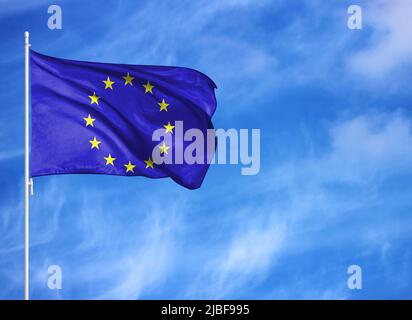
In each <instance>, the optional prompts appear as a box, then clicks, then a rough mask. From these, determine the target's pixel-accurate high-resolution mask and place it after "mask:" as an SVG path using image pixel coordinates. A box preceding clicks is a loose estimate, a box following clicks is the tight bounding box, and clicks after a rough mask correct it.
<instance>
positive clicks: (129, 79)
mask: <svg viewBox="0 0 412 320" xmlns="http://www.w3.org/2000/svg"><path fill="white" fill-rule="evenodd" d="M123 79H124V81H125V82H124V85H127V84H130V85H131V86H132V85H133V83H132V81H133V79H134V77H131V76H130V74H129V72H128V73H127V75H125V76H123Z"/></svg>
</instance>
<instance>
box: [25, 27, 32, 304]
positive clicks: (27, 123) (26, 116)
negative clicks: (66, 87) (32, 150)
mask: <svg viewBox="0 0 412 320" xmlns="http://www.w3.org/2000/svg"><path fill="white" fill-rule="evenodd" d="M29 47H30V43H29V33H28V32H27V31H26V32H25V33H24V300H29V188H30V186H31V185H30V184H31V179H30V177H29Z"/></svg>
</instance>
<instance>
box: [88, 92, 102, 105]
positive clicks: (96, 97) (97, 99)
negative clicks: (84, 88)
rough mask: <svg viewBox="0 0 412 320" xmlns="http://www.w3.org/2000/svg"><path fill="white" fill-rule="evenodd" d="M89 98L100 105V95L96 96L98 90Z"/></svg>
mask: <svg viewBox="0 0 412 320" xmlns="http://www.w3.org/2000/svg"><path fill="white" fill-rule="evenodd" d="M89 98H90V99H91V101H90V104H93V103H95V104H97V105H99V99H100V97H98V96H96V92H93V95H92V96H89Z"/></svg>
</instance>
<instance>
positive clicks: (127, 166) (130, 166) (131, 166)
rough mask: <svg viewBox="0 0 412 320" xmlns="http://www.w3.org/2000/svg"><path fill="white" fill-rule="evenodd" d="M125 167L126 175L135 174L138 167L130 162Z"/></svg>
mask: <svg viewBox="0 0 412 320" xmlns="http://www.w3.org/2000/svg"><path fill="white" fill-rule="evenodd" d="M124 166H125V167H126V173H128V172H129V171H131V172H133V173H134V170H133V169H134V167H136V166H135V165H134V164H132V163H131V162H130V160H129V163H128V164H125V165H124Z"/></svg>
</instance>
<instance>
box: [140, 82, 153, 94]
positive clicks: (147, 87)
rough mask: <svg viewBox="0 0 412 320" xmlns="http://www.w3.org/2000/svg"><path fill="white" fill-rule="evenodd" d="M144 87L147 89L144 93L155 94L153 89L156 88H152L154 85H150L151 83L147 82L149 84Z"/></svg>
mask: <svg viewBox="0 0 412 320" xmlns="http://www.w3.org/2000/svg"><path fill="white" fill-rule="evenodd" d="M142 86H143V87H144V88H145V91H144V93H148V92H150V93H151V94H153V91H152V89H153V88H154V86H152V85H151V84H150V81H147V84H143V85H142Z"/></svg>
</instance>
